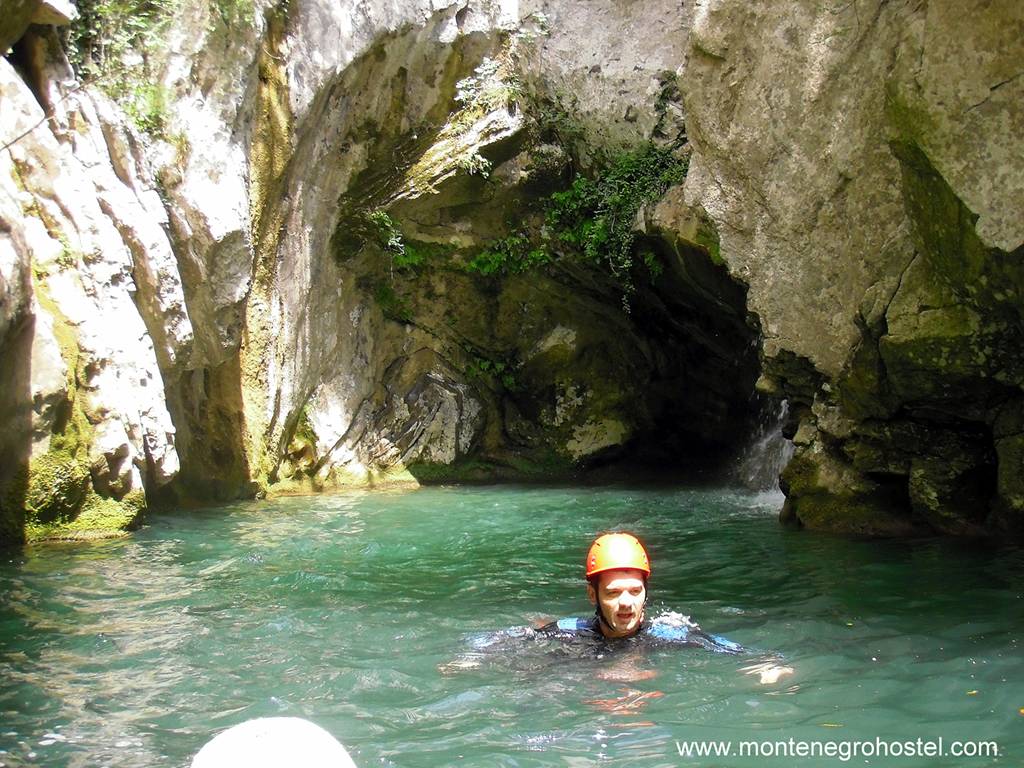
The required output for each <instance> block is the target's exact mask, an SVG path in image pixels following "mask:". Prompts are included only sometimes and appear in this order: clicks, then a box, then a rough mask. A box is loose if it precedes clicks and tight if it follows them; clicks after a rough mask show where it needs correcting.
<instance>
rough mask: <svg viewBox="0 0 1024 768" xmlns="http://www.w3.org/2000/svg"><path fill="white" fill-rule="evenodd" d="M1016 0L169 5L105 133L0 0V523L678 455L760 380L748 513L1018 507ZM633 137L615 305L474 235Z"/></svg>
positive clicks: (1023, 168) (56, 527)
mask: <svg viewBox="0 0 1024 768" xmlns="http://www.w3.org/2000/svg"><path fill="white" fill-rule="evenodd" d="M236 5H237V4H236ZM65 6H66V7H65ZM243 6H244V7H243ZM1018 6H1019V4H1016V3H1012V2H1010V1H1009V0H1005V2H995V3H992V2H982V0H976V2H975V0H972V2H971V3H968V5H967V6H964V5H962V4H961V5H960V6H957V7H955V8H954V7H952V4H945V5H942V4H938V3H927V4H916V5H908V4H893V3H888V2H884V0H858V1H857V2H854V3H850V4H845V5H842V6H836V7H833V6H820V7H819V6H815V5H813V4H796V5H793V4H779V3H775V4H770V3H769V4H765V3H761V4H751V3H748V2H741V0H707V1H706V2H702V3H699V4H690V3H686V4H679V3H676V2H670V1H669V0H664V1H662V0H657V1H656V2H648V3H633V2H620V1H619V0H595V1H594V2H588V3H569V2H562V0H554V1H553V2H552V1H551V0H548V1H546V2H522V3H517V2H511V1H510V0H509V1H505V0H478V1H475V2H470V3H464V2H460V3H455V2H447V0H429V1H428V0H422V1H417V2H403V3H365V2H355V1H354V0H353V1H352V2H341V3H330V2H322V1H320V0H309V1H308V2H299V3H287V2H271V0H259V1H258V2H256V3H253V4H251V8H250V6H249V5H247V4H242V5H239V6H238V7H236V8H235V10H234V11H232V13H234V14H235V15H234V16H231V15H229V14H227V12H226V11H225V9H223V8H221V9H220V10H219V11H215V9H213V6H212V5H211V4H209V3H200V2H184V3H181V4H180V7H179V9H178V12H177V13H176V15H175V17H174V19H173V20H172V23H171V24H170V25H169V31H168V32H167V33H166V35H167V37H166V39H164V40H162V41H161V44H160V45H159V46H153V50H149V51H147V52H146V61H147V62H148V65H149V66H151V68H152V71H153V72H155V73H159V74H158V76H157V79H158V82H156V83H155V84H154V85H155V86H156V87H157V88H158V90H159V92H160V93H161V94H162V95H163V97H164V98H165V99H166V109H165V113H166V114H163V115H161V118H162V129H161V131H160V132H159V135H153V136H148V137H145V138H144V137H141V136H140V135H139V134H137V133H136V132H134V131H133V130H131V129H129V128H127V127H126V126H125V121H124V119H123V115H122V114H121V111H120V110H119V109H118V108H117V107H116V106H115V105H114V104H113V103H111V102H110V101H109V100H107V99H105V98H104V97H102V96H100V95H98V94H96V93H94V92H93V91H92V90H91V88H89V87H79V88H78V89H77V90H75V88H76V84H74V83H73V82H72V79H71V76H70V73H69V72H68V71H67V69H66V67H65V62H64V61H63V57H62V56H61V55H60V47H59V44H58V41H57V38H56V36H55V34H54V33H53V31H52V30H47V29H46V28H44V27H41V26H32V27H29V26H28V25H29V24H30V22H32V21H33V20H34V21H35V22H36V23H37V24H41V23H46V24H60V23H65V21H66V20H69V19H70V18H71V15H72V14H73V8H72V7H71V6H69V5H67V4H65V3H58V2H56V1H54V2H48V3H43V4H40V3H34V2H33V3H29V2H24V1H21V0H11V2H8V3H5V4H4V11H5V14H4V20H3V21H2V22H0V43H3V44H4V46H9V45H11V44H13V43H15V42H17V41H19V39H20V40H21V42H20V43H19V45H18V48H17V50H16V51H15V53H14V54H13V55H12V56H11V58H10V61H11V62H14V63H15V65H16V66H17V68H18V69H17V70H16V69H15V67H14V66H12V64H11V63H9V61H8V60H5V61H3V62H0V101H2V103H3V104H4V136H3V137H0V138H3V141H4V142H5V143H6V142H8V141H11V140H12V139H14V138H15V137H17V136H19V135H20V134H21V133H23V132H27V133H26V135H25V136H24V137H22V138H18V139H17V140H16V141H14V143H12V144H10V146H5V147H4V149H3V150H2V151H0V359H2V361H3V363H4V364H3V365H2V366H0V415H2V416H3V417H4V419H5V424H10V425H11V428H10V429H9V430H6V431H5V432H4V434H3V435H2V436H0V486H2V490H3V493H2V494H0V504H2V505H3V506H2V510H3V512H2V514H0V525H2V526H3V530H2V531H0V536H2V537H4V538H9V539H17V538H18V537H19V536H20V535H21V533H20V532H21V531H23V530H24V529H25V526H26V524H27V525H28V526H29V529H30V534H32V535H46V534H47V533H50V534H54V535H62V533H61V532H62V531H63V532H67V530H68V528H67V526H68V525H70V524H71V522H72V520H73V519H74V520H82V519H84V520H85V521H86V522H87V523H88V525H93V524H95V525H96V526H97V527H102V526H103V525H106V524H107V523H104V522H103V521H104V520H107V521H109V519H111V516H113V517H115V518H116V514H114V513H115V512H116V511H117V510H118V509H119V510H121V512H122V513H123V515H122V518H121V519H120V522H118V523H117V524H116V525H115V526H114V527H117V526H118V525H122V524H124V523H125V522H126V519H128V518H129V517H130V516H134V514H135V512H136V511H137V509H138V506H139V497H140V495H141V494H142V491H143V490H145V491H146V492H148V493H149V495H150V496H151V497H152V496H153V495H154V493H155V492H156V489H157V488H163V489H164V491H163V493H166V494H167V497H168V498H169V499H171V500H174V499H182V498H187V497H193V498H200V499H209V498H215V499H227V498H235V497H240V496H252V495H254V494H259V493H263V492H267V491H269V492H275V491H276V492H287V491H290V490H295V491H307V490H315V489H321V488H326V487H331V486H333V485H340V484H344V483H351V482H358V483H376V482H378V481H381V480H386V479H390V480H395V479H401V480H408V481H411V480H414V479H421V480H423V479H431V478H435V477H450V476H459V477H470V478H478V477H479V478H490V477H495V476H501V475H502V473H505V476H522V475H523V474H528V473H537V474H543V473H544V472H547V471H568V470H572V469H574V468H578V467H581V466H593V465H597V464H600V463H602V462H609V461H613V460H619V459H624V458H633V459H635V460H638V461H639V460H644V461H651V462H655V461H656V462H660V463H663V464H665V465H668V466H670V467H672V468H673V471H680V472H681V471H682V468H683V467H686V466H689V465H691V464H693V463H696V462H697V461H698V460H699V459H700V458H701V457H700V455H699V454H701V453H704V454H716V455H717V454H718V453H719V452H725V451H726V449H727V448H728V446H729V443H730V441H733V442H735V440H736V436H737V435H741V434H743V432H744V430H745V429H746V427H747V426H749V425H748V421H749V415H750V414H749V411H750V410H751V409H752V407H753V406H752V405H751V403H752V402H758V401H757V400H756V398H755V399H754V400H751V393H750V390H751V387H752V384H753V381H754V380H755V379H756V378H757V377H758V375H759V374H760V387H761V389H762V390H763V391H764V392H765V393H767V394H768V395H771V396H773V397H776V398H785V399H787V400H788V401H789V405H790V407H789V410H788V413H789V423H788V424H787V427H786V433H787V435H789V436H790V437H791V438H792V439H793V442H794V443H795V445H796V453H795V455H794V458H793V460H792V462H791V464H790V466H789V467H788V468H787V470H786V471H785V473H784V477H783V487H784V489H785V490H786V492H787V494H788V501H787V505H786V508H785V510H784V512H783V516H784V518H786V519H789V520H793V521H799V522H801V523H803V524H805V525H809V526H813V527H819V528H827V529H836V530H847V531H855V532H858V533H874V534H878V533H882V534H900V535H902V534H909V533H915V532H918V531H923V530H940V531H945V532H950V533H956V534H966V535H975V534H982V533H991V532H993V531H1004V530H1005V531H1010V532H1020V531H1021V530H1022V528H1024V523H1022V520H1024V480H1022V479H1021V478H1022V476H1024V475H1022V473H1021V472H1020V469H1021V461H1022V459H1021V457H1022V455H1024V448H1022V446H1024V443H1022V437H1021V436H1022V435H1024V417H1022V416H1021V414H1022V413H1024V398H1022V396H1021V386H1022V377H1024V370H1022V364H1021V362H1020V360H1021V355H1020V352H1021V341H1022V334H1024V311H1022V309H1021V308H1022V307H1024V302H1022V296H1021V291H1022V290H1024V271H1022V267H1021V263H1022V260H1021V256H1022V255H1024V254H1022V244H1024V229H1022V226H1024V225H1022V223H1021V217H1020V211H1021V209H1022V204H1024V152H1021V151H1020V150H1021V143H1020V136H1021V135H1024V99H1022V98H1021V96H1022V93H1021V89H1022V88H1024V78H1021V76H1020V65H1019V62H1020V61H1021V60H1022V58H1024V57H1022V56H1021V54H1022V53H1024V51H1022V50H1021V46H1022V43H1021V40H1024V35H1022V34H1021V32H1022V31H1024V15H1022V14H1024V12H1022V10H1021V8H1020V7H1018ZM233 7H234V6H233ZM8 11H9V12H8ZM47 14H48V15H47ZM965 18H969V19H970V21H969V23H965V22H964V19H965ZM72 91H74V92H72ZM40 105H42V106H40ZM47 116H49V117H50V119H49V120H45V119H44V118H45V117H47ZM30 129H31V130H30ZM648 143H653V144H655V145H657V146H659V147H662V148H667V150H671V151H673V152H675V153H676V154H675V157H676V158H677V159H678V160H680V161H681V162H688V164H689V170H688V174H687V175H686V179H685V183H684V184H683V185H681V186H676V187H673V188H670V189H669V190H668V192H667V193H665V195H664V196H663V198H662V199H661V200H660V201H658V202H657V204H656V205H655V204H650V205H646V206H644V207H643V208H641V209H640V210H639V211H637V212H636V215H635V221H633V222H632V226H633V228H634V230H635V246H636V247H635V248H634V254H635V255H637V256H640V257H642V259H643V260H644V262H645V263H647V264H649V265H656V266H657V271H658V272H659V275H658V276H655V275H654V274H653V272H652V273H650V274H648V273H642V272H637V274H636V275H632V274H631V275H630V277H629V279H630V281H631V282H630V285H631V286H632V288H631V290H633V293H632V294H631V295H632V297H633V298H632V299H631V301H632V310H631V311H629V312H626V311H624V310H623V308H622V299H623V293H622V289H621V286H620V285H617V284H616V282H615V280H614V279H612V278H611V277H610V276H609V274H608V273H607V272H604V273H602V272H601V271H600V270H599V269H595V268H594V264H586V263H570V262H565V263H561V262H560V263H559V264H557V265H550V264H549V265H547V266H546V267H545V268H544V269H537V270H533V271H529V270H522V271H520V270H518V268H509V267H508V265H507V264H506V265H502V264H500V263H499V262H501V259H502V258H503V255H502V254H504V255H505V256H507V255H508V253H507V252H508V250H509V249H510V248H511V247H512V245H514V241H515V238H517V237H518V238H523V237H524V235H523V234H522V233H523V232H529V233H531V236H533V237H534V239H535V240H537V241H538V242H540V241H544V242H550V241H551V238H552V237H554V235H553V234H552V232H551V229H552V224H551V222H549V221H548V220H546V218H545V213H544V211H543V210H542V205H541V203H540V201H542V200H543V199H545V198H546V196H548V195H549V194H550V193H551V192H552V191H554V190H558V189H564V188H565V186H566V185H567V184H568V183H569V181H570V176H569V167H570V158H571V162H572V163H573V164H574V165H575V167H576V168H583V169H585V170H587V171H589V172H590V173H591V174H592V175H593V174H596V173H597V172H598V171H599V169H600V167H601V163H602V162H604V161H605V159H606V158H607V156H608V154H609V153H615V152H618V151H621V150H623V149H629V148H635V147H637V146H640V145H646V144H648ZM628 193H629V190H625V194H628ZM630 218H634V217H633V214H632V212H631V214H630ZM545 238H546V240H545ZM510 242H511V243H512V245H510ZM502 243H504V245H502ZM503 248H504V249H505V250H504V251H503V250H502V249H503ZM485 256H486V257H487V258H489V259H491V262H488V261H487V258H484V257H485ZM537 258H538V259H542V257H537ZM644 274H646V276H642V277H639V278H638V277H637V275H644ZM618 277H619V278H621V277H622V275H618ZM634 278H636V279H634ZM634 283H635V285H634ZM667 425H669V426H667ZM687 446H691V447H693V446H699V448H694V449H693V450H692V451H691V454H690V455H687V454H686V448H687ZM179 463H180V465H179ZM47 487H50V488H53V489H54V490H53V491H52V492H49V493H48V492H47V491H46V488H47ZM111 505H113V506H111ZM115 508H116V509H115ZM26 514H27V515H28V517H27V518H26V517H25V515H26ZM76 515H77V517H75V516H76ZM125 516H128V517H125ZM90 520H91V521H92V522H88V521H90ZM88 525H86V526H85V527H88ZM33 526H35V527H33ZM62 526H63V527H62ZM79 527H82V526H79Z"/></svg>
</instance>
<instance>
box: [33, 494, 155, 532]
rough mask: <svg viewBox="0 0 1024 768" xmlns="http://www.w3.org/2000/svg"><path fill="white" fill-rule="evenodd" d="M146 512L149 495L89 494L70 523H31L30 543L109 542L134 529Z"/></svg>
mask: <svg viewBox="0 0 1024 768" xmlns="http://www.w3.org/2000/svg"><path fill="white" fill-rule="evenodd" d="M145 509H146V494H145V492H144V491H142V490H135V491H132V492H130V493H129V494H127V495H126V496H125V497H124V498H123V499H120V500H118V499H110V498H104V497H102V496H99V495H98V494H97V493H95V492H94V491H92V490H89V491H88V492H87V494H86V497H85V501H84V503H83V505H82V509H81V512H80V513H79V514H78V515H77V516H76V517H74V518H73V519H69V520H58V521H53V522H39V521H30V522H28V523H26V525H25V533H26V536H27V538H28V540H29V541H47V540H51V541H52V540H89V539H108V538H114V537H117V536H122V535H124V534H125V532H127V531H129V530H131V529H132V528H134V527H135V526H136V525H137V524H138V522H139V519H140V517H141V515H142V513H143V512H144V511H145Z"/></svg>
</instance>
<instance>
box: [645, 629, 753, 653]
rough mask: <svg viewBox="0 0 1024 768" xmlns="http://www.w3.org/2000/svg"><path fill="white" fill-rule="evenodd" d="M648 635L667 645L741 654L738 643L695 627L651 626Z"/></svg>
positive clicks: (741, 648)
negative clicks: (676, 644)
mask: <svg viewBox="0 0 1024 768" xmlns="http://www.w3.org/2000/svg"><path fill="white" fill-rule="evenodd" d="M647 631H648V634H650V635H651V636H652V637H655V638H657V639H658V640H664V641H665V642H669V643H679V644H680V645H687V646H691V647H694V648H704V649H705V650H708V651H713V652H715V653H742V651H743V650H744V649H743V646H742V645H740V644H739V643H734V642H732V640H727V639H726V638H724V637H722V636H721V635H712V634H709V633H707V632H705V631H704V630H703V629H701V628H700V627H698V626H696V625H692V624H691V625H686V624H684V625H682V626H677V625H666V624H653V625H652V626H651V627H650V628H649V629H648V630H647Z"/></svg>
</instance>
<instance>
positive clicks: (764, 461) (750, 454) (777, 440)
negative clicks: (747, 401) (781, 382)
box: [735, 400, 793, 493]
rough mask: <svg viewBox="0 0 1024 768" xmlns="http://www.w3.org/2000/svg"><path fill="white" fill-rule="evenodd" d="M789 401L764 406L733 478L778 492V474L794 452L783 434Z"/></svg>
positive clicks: (760, 489) (758, 487) (755, 487)
mask: <svg viewBox="0 0 1024 768" xmlns="http://www.w3.org/2000/svg"><path fill="white" fill-rule="evenodd" d="M788 412H789V403H788V402H787V401H785V400H782V401H780V402H779V403H778V404H777V405H776V406H775V407H774V408H765V409H764V410H763V412H762V417H761V420H760V423H759V424H758V426H757V429H756V430H755V432H754V433H753V435H752V438H751V440H750V442H749V443H748V445H747V447H746V448H745V449H744V451H743V453H742V454H741V455H740V457H739V461H738V462H737V464H736V469H735V475H736V479H737V480H738V481H739V482H740V483H742V485H743V486H745V487H746V488H750V489H752V490H756V491H778V492H780V493H781V491H780V489H779V475H780V474H781V473H782V470H783V469H784V468H785V466H786V464H787V463H788V462H789V459H790V457H792V455H793V443H792V442H791V441H790V440H787V439H786V438H785V437H783V436H782V425H783V423H784V422H785V420H786V416H787V414H788Z"/></svg>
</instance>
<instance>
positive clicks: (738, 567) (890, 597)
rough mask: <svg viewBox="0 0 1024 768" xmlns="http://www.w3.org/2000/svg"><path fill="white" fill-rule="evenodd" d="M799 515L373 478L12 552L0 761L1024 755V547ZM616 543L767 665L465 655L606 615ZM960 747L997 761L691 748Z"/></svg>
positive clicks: (499, 762)
mask: <svg viewBox="0 0 1024 768" xmlns="http://www.w3.org/2000/svg"><path fill="white" fill-rule="evenodd" d="M777 507H778V499H776V498H775V497H773V496H756V495H753V494H750V493H747V492H744V491H732V490H725V489H721V488H719V489H714V490H681V489H665V488H662V489H627V488H598V489H594V488H561V489H546V488H517V487H489V488H460V489H454V488H434V489H421V490H417V491H404V492H399V491H395V492H381V491H378V492H374V493H353V494H348V495H342V496H330V497H317V498H294V499H281V500H275V501H268V502H253V503H245V504H237V505H233V506H226V507H220V508H216V509H209V510H202V511H193V512H181V513H177V514H165V515H162V516H160V517H155V518H154V519H152V520H151V521H150V523H149V524H148V525H147V526H146V527H145V528H144V529H143V530H141V531H139V532H138V533H136V534H135V535H133V536H132V537H131V538H128V539H122V540H116V541H108V542H100V543H93V544H86V545H83V544H74V545H71V544H67V545H65V544H57V545H47V546H36V547H32V548H29V549H28V550H26V551H25V552H23V553H20V554H18V555H15V556H12V555H8V556H7V557H6V558H5V559H4V560H3V561H2V563H0V750H2V752H0V764H3V765H5V766H22V765H52V766H101V765H107V766H112V767H113V766H132V767H133V768H145V767H147V766H184V765H187V764H188V762H189V760H190V759H191V756H192V755H193V754H194V753H195V752H196V751H197V750H198V749H199V747H200V746H202V744H203V743H204V742H205V741H206V740H208V738H209V737H210V736H211V735H212V734H213V733H215V732H216V731H218V730H221V729H224V728H226V727H228V726H230V725H233V724H235V723H238V722H241V721H243V720H246V719H248V718H252V717H259V716H268V715H287V716H300V717H306V718H309V719H311V720H313V721H314V722H316V723H318V724H320V725H322V726H323V727H325V728H326V729H327V730H329V731H330V732H331V733H333V734H335V735H336V736H337V737H338V738H339V739H341V741H342V742H343V743H345V744H346V746H348V747H349V749H350V751H351V752H352V754H353V757H354V758H355V760H356V763H357V764H358V765H359V766H360V768H366V767H368V766H402V767H406V766H408V767H409V768H413V767H414V766H453V765H465V766H524V767H525V766H569V767H573V768H575V767H579V766H590V765H601V766H605V765H607V766H623V767H625V766H637V765H642V766H682V765H687V766H698V765H699V766H734V765H738V766H743V765H763V766H800V765H807V766H818V765H865V764H866V765H880V766H886V765H893V766H924V765H927V766H944V765H949V766H984V765H1013V766H1020V765H1024V714H1021V709H1022V708H1024V666H1022V657H1024V654H1022V651H1024V647H1022V646H1024V578H1022V576H1024V553H1022V552H1021V551H1020V550H1000V551H997V550H989V549H985V548H982V547H979V546H977V545H967V544H964V543H962V542H960V543H958V542H948V541H938V540H934V541H921V542H915V543H898V542H862V541H847V540H843V539H839V538H834V537H829V536H822V535H816V534H810V533H799V532H791V531H786V530H783V529H781V528H780V527H779V526H778V525H777V523H776V522H775V514H776V511H777ZM609 528H624V529H629V530H633V531H635V532H637V533H638V534H639V535H641V537H642V538H644V540H645V541H646V542H647V544H648V546H649V549H650V550H651V554H652V558H653V564H654V577H653V582H652V596H651V600H652V603H651V605H650V606H649V610H650V611H651V613H654V614H658V613H661V612H664V611H667V610H678V611H682V612H684V613H688V614H691V615H692V616H693V618H694V619H696V620H698V621H699V622H700V623H701V624H702V625H703V626H704V628H705V629H707V630H709V631H711V632H715V633H719V634H723V635H725V636H727V637H729V638H730V639H732V640H735V641H738V642H741V643H743V644H744V645H745V646H747V647H748V648H751V649H755V650H752V651H750V652H749V653H748V654H747V655H746V656H743V657H730V656H724V655H716V654H711V653H709V652H706V651H701V650H695V649H687V648H668V649H666V648H658V649H649V648H648V649H645V648H638V647H629V648H626V649H625V650H622V651H619V652H613V653H602V654H600V658H598V657H597V655H594V654H592V653H588V654H580V653H577V652H576V650H575V649H574V648H566V647H565V646H561V645H559V644H552V643H550V642H528V641H521V642H518V643H511V644H507V645H506V646H504V647H502V646H499V647H498V649H496V650H492V652H490V653H487V654H483V655H482V656H474V655H473V654H472V653H471V651H472V648H473V643H474V639H475V638H479V637H480V636H481V635H486V634H487V633H489V632H492V631H494V630H497V629H500V628H504V627H510V626H517V625H518V626H522V625H529V624H534V623H538V622H541V621H545V620H547V619H550V618H554V617H558V616H566V615H586V613H588V604H587V603H586V598H585V594H584V590H583V587H582V580H581V576H580V572H581V569H582V565H581V563H582V559H583V554H584V552H585V549H586V547H587V545H588V543H589V540H590V538H591V537H592V536H593V535H594V534H595V533H596V532H599V531H601V530H605V529H609ZM467 658H468V659H472V660H473V663H475V664H477V666H472V665H469V664H462V667H463V668H459V666H460V663H462V662H464V661H465V660H466V659H467ZM453 661H454V662H456V663H455V664H452V662H453ZM761 661H773V662H777V663H783V664H786V665H789V666H792V667H793V669H794V670H795V671H794V674H793V675H791V676H788V677H784V678H782V679H781V680H779V681H778V682H776V683H774V684H767V685H762V684H760V683H759V681H758V679H757V678H756V676H751V675H747V674H744V672H743V668H744V667H746V666H749V665H751V664H754V663H757V662H761ZM466 667H469V668H466ZM940 736H941V737H943V739H944V747H945V748H948V747H949V744H950V742H952V741H954V740H960V741H979V740H993V741H995V742H997V744H998V748H999V750H1000V753H1001V755H1002V757H1000V758H998V759H993V758H988V757H985V758H982V757H974V758H968V757H960V758H954V757H920V758H911V757H906V756H903V757H890V758H877V757H872V758H867V759H865V758H863V757H857V758H854V759H852V760H849V761H845V760H841V759H840V758H839V757H838V756H837V757H832V758H828V757H824V758H822V757H819V758H803V759H801V758H795V759H794V758H789V757H785V756H779V755H778V754H776V755H775V756H774V757H771V758H768V759H762V760H759V761H758V760H753V759H742V758H736V757H729V758H721V757H719V758H698V757H689V758H687V757H682V756H680V755H679V746H680V745H677V742H689V741H694V740H718V741H723V742H725V741H732V742H734V744H733V745H732V748H733V749H739V742H740V741H741V740H748V741H749V740H768V741H771V742H775V741H785V740H789V739H794V740H795V741H806V742H811V741H817V742H826V741H831V742H836V743H838V742H855V741H856V742H861V741H871V742H872V743H874V742H875V740H876V739H881V740H886V741H900V742H904V741H913V740H916V739H918V738H921V739H933V738H938V737H940ZM723 748H724V747H723ZM808 748H809V747H808ZM834 749H837V750H838V749H850V747H846V748H843V747H839V746H837V747H834ZM837 754H841V753H838V752H837Z"/></svg>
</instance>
